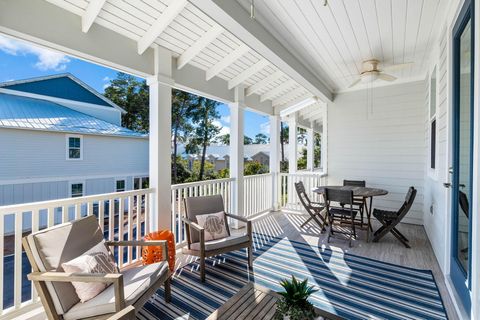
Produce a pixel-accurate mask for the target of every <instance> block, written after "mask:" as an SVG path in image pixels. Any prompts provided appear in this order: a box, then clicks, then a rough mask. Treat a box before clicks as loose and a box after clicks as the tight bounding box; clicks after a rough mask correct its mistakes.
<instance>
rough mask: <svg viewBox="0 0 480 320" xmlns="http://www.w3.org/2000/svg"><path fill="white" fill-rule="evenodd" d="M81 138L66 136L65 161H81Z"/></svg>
mask: <svg viewBox="0 0 480 320" xmlns="http://www.w3.org/2000/svg"><path fill="white" fill-rule="evenodd" d="M82 144H83V143H82V136H73V135H68V136H67V160H82V157H83V155H82Z"/></svg>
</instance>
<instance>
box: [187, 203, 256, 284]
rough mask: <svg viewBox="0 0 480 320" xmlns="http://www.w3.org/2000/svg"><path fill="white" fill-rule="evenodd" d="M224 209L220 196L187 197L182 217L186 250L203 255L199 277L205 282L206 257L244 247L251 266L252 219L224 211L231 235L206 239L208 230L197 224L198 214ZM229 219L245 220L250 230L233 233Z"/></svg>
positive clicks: (190, 253) (192, 253)
mask: <svg viewBox="0 0 480 320" xmlns="http://www.w3.org/2000/svg"><path fill="white" fill-rule="evenodd" d="M217 212H225V208H224V206H223V198H222V196H221V195H214V196H205V197H190V198H186V199H185V214H186V217H184V218H183V221H184V222H185V227H186V231H187V247H186V248H183V253H185V254H189V255H193V256H197V257H200V279H201V280H202V282H204V281H205V258H206V257H211V256H215V255H218V254H222V253H227V252H230V251H234V250H239V249H242V248H247V251H248V267H249V268H251V267H252V255H253V253H252V222H251V221H249V220H248V219H246V218H244V217H240V216H237V215H233V214H229V213H226V212H225V217H224V218H225V225H226V227H227V232H228V237H226V238H222V239H218V240H211V241H205V230H204V228H202V227H201V226H200V225H198V223H197V215H202V214H209V213H217ZM228 218H232V219H235V220H238V221H241V222H244V223H246V225H247V233H243V234H235V235H232V234H231V233H230V227H229V225H228Z"/></svg>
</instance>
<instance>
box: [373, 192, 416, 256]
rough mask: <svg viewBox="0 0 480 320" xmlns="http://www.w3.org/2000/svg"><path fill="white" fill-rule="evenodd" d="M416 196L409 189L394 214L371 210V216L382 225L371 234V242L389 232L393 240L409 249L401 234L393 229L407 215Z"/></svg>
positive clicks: (376, 240) (405, 239)
mask: <svg viewBox="0 0 480 320" xmlns="http://www.w3.org/2000/svg"><path fill="white" fill-rule="evenodd" d="M416 195H417V190H416V189H415V188H414V187H410V188H409V189H408V193H407V195H406V197H405V202H404V203H403V205H402V207H401V208H400V209H399V210H398V211H396V212H395V211H387V210H380V209H374V210H373V216H374V217H375V218H377V220H378V221H380V223H381V224H382V226H381V227H380V228H379V229H378V230H377V231H375V233H374V234H373V235H374V238H373V242H378V241H379V240H380V239H381V238H383V237H384V236H385V235H386V234H387V233H389V232H391V233H392V234H393V235H394V236H395V238H397V239H398V241H400V242H401V243H403V245H404V246H405V247H407V248H410V245H409V244H408V239H407V238H406V237H405V236H404V235H403V234H401V233H400V231H398V229H397V228H395V226H396V225H397V224H399V223H400V221H402V219H403V218H404V217H405V216H406V215H407V213H408V211H409V210H410V208H411V207H412V204H413V201H414V200H415V196H416Z"/></svg>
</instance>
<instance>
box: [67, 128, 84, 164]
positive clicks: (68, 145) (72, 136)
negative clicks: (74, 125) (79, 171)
mask: <svg viewBox="0 0 480 320" xmlns="http://www.w3.org/2000/svg"><path fill="white" fill-rule="evenodd" d="M70 138H79V139H80V158H78V159H76V158H70V152H69V151H70ZM65 146H66V148H65V157H66V159H67V160H69V161H80V160H83V136H82V135H80V134H67V135H66V136H65Z"/></svg>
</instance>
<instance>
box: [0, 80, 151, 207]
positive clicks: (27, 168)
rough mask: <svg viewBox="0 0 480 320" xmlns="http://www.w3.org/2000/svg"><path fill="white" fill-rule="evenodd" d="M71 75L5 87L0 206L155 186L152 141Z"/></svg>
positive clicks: (0, 118)
mask: <svg viewBox="0 0 480 320" xmlns="http://www.w3.org/2000/svg"><path fill="white" fill-rule="evenodd" d="M124 112H125V111H124V110H123V109H121V108H120V107H119V106H117V105H116V104H114V103H113V102H112V101H110V100H108V99H107V98H105V97H104V96H102V95H101V94H100V93H98V92H96V91H95V90H94V89H92V88H91V87H89V86H88V85H86V84H85V83H83V82H82V81H80V80H79V79H77V78H75V77H74V76H72V75H71V74H60V75H54V76H48V77H41V78H34V79H28V80H22V81H11V82H6V83H1V84H0V206H3V205H10V204H17V203H25V202H34V201H43V200H52V199H60V198H67V197H79V196H86V195H92V194H100V193H108V192H115V191H124V190H131V189H134V188H141V187H145V186H146V185H147V184H148V136H147V135H144V134H140V133H137V132H134V131H132V130H129V129H126V128H123V127H122V126H121V115H122V113H124Z"/></svg>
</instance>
